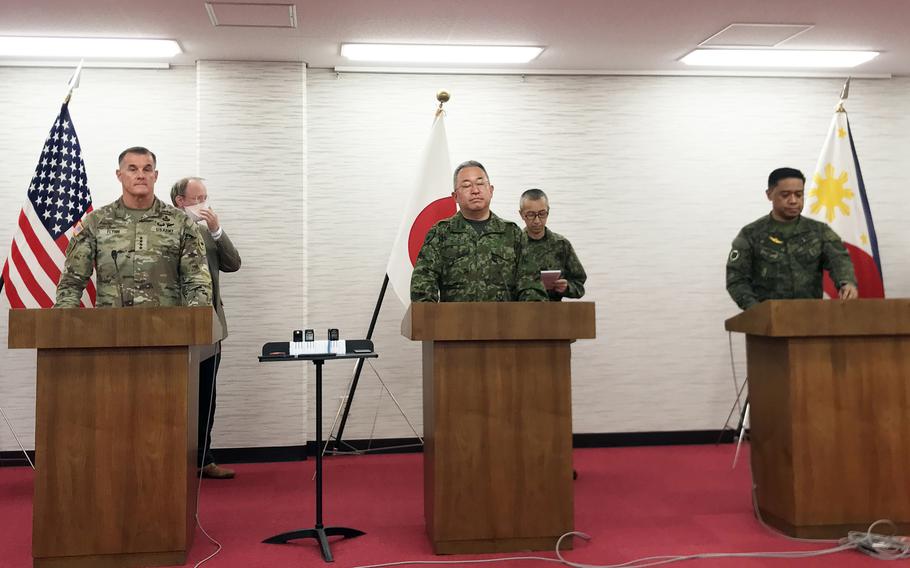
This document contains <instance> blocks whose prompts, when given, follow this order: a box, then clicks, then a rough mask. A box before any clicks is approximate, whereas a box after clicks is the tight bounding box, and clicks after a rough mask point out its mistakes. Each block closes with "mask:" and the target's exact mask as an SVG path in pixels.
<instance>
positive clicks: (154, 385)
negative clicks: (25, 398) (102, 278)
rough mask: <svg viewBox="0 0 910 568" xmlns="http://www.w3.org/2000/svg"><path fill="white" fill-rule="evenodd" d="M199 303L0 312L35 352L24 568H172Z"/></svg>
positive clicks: (191, 503)
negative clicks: (29, 523) (27, 562)
mask: <svg viewBox="0 0 910 568" xmlns="http://www.w3.org/2000/svg"><path fill="white" fill-rule="evenodd" d="M218 325H219V324H218V318H217V317H215V312H214V310H212V308H210V307H199V308H105V309H52V310H10V312H9V347H10V348H11V349H15V348H20V349H37V350H38V367H37V375H38V376H37V389H36V425H35V457H36V468H37V475H36V477H35V500H34V515H33V521H34V525H33V533H32V556H33V557H34V566H35V568H64V567H65V568H70V567H102V568H115V567H117V568H119V567H128V566H164V565H177V564H183V563H184V562H185V561H186V556H187V551H188V550H189V549H190V547H191V545H192V542H193V535H194V533H195V524H194V520H193V516H194V513H195V501H196V487H197V476H196V459H197V457H196V438H197V435H198V434H197V429H196V420H197V414H198V400H197V397H198V389H199V380H198V377H199V353H198V348H194V347H193V346H194V345H204V344H211V343H213V338H217V337H220V335H218V334H217V330H216V329H213V328H214V327H216V326H218Z"/></svg>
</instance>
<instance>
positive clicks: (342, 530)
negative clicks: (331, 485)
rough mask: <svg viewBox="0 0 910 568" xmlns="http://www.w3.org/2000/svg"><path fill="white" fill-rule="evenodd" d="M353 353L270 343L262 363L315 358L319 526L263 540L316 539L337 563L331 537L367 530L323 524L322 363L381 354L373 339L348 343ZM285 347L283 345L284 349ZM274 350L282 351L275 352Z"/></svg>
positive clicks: (327, 558) (264, 349) (326, 557)
mask: <svg viewBox="0 0 910 568" xmlns="http://www.w3.org/2000/svg"><path fill="white" fill-rule="evenodd" d="M346 344H347V347H348V349H349V350H352V351H353V352H351V353H342V354H332V353H319V354H308V355H296V356H290V355H286V354H287V353H289V352H290V351H289V349H288V343H287V342H284V343H280V342H279V343H266V344H265V345H264V346H263V347H262V355H261V356H260V357H259V361H260V362H270V361H312V362H313V364H314V365H316V526H314V527H313V528H310V529H300V530H295V531H288V532H283V533H281V534H276V535H275V536H272V537H269V538H267V539H265V540H264V541H262V542H265V543H268V544H286V543H287V542H288V541H291V540H295V539H298V538H314V539H316V540H317V541H318V542H319V547H320V548H321V549H322V558H323V559H324V560H325V561H326V562H334V561H335V559H334V558H332V551H331V550H329V541H328V537H330V536H341V537H344V538H354V537H357V536H360V535H362V534H366V533H364V532H363V531H359V530H357V529H351V528H347V527H326V526H323V524H322V366H323V365H324V364H325V362H326V361H332V360H335V359H372V358H376V357H379V355H378V354H377V353H375V352H373V344H372V342H371V341H366V340H364V341H351V340H348V341H347V342H346ZM282 347H283V348H282ZM273 353H281V354H279V355H273Z"/></svg>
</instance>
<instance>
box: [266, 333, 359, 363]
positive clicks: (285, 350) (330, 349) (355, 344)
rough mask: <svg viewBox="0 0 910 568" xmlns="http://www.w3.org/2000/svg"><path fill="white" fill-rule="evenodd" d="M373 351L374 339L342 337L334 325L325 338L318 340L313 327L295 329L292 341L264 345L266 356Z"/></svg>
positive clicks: (294, 356)
mask: <svg viewBox="0 0 910 568" xmlns="http://www.w3.org/2000/svg"><path fill="white" fill-rule="evenodd" d="M372 352H373V342H372V341H370V340H368V339H347V340H346V339H341V334H340V333H339V332H338V329H337V328H334V327H333V328H329V329H328V330H327V332H326V339H324V340H317V339H316V332H315V331H314V330H312V329H306V330H303V329H295V330H294V332H293V333H292V334H291V341H288V342H272V343H266V344H265V345H264V346H263V347H262V357H264V358H297V357H314V356H320V357H334V356H340V355H350V354H361V353H372Z"/></svg>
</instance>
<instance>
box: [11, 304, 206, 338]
mask: <svg viewBox="0 0 910 568" xmlns="http://www.w3.org/2000/svg"><path fill="white" fill-rule="evenodd" d="M220 325H221V324H220V323H219V321H218V318H217V317H216V316H215V310H214V309H213V308H212V307H211V306H200V307H192V308H190V307H168V308H160V307H159V308H63V309H46V310H10V311H9V348H10V349H36V348H37V349H66V348H99V347H173V346H180V345H209V344H211V343H214V342H215V341H217V338H219V337H221V335H220V333H219V330H220Z"/></svg>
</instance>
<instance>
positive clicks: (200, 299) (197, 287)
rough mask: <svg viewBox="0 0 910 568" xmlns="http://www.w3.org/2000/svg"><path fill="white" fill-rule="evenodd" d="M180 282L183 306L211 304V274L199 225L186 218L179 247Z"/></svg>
mask: <svg viewBox="0 0 910 568" xmlns="http://www.w3.org/2000/svg"><path fill="white" fill-rule="evenodd" d="M179 262H180V282H181V283H182V284H181V285H182V290H181V291H182V293H183V304H184V305H185V306H211V305H212V276H211V274H209V266H208V262H206V259H205V242H204V241H203V240H202V235H201V234H200V233H199V227H197V226H196V224H195V223H193V222H192V221H190V220H189V218H187V220H186V222H185V224H184V226H183V239H182V243H181V247H180V260H179Z"/></svg>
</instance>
